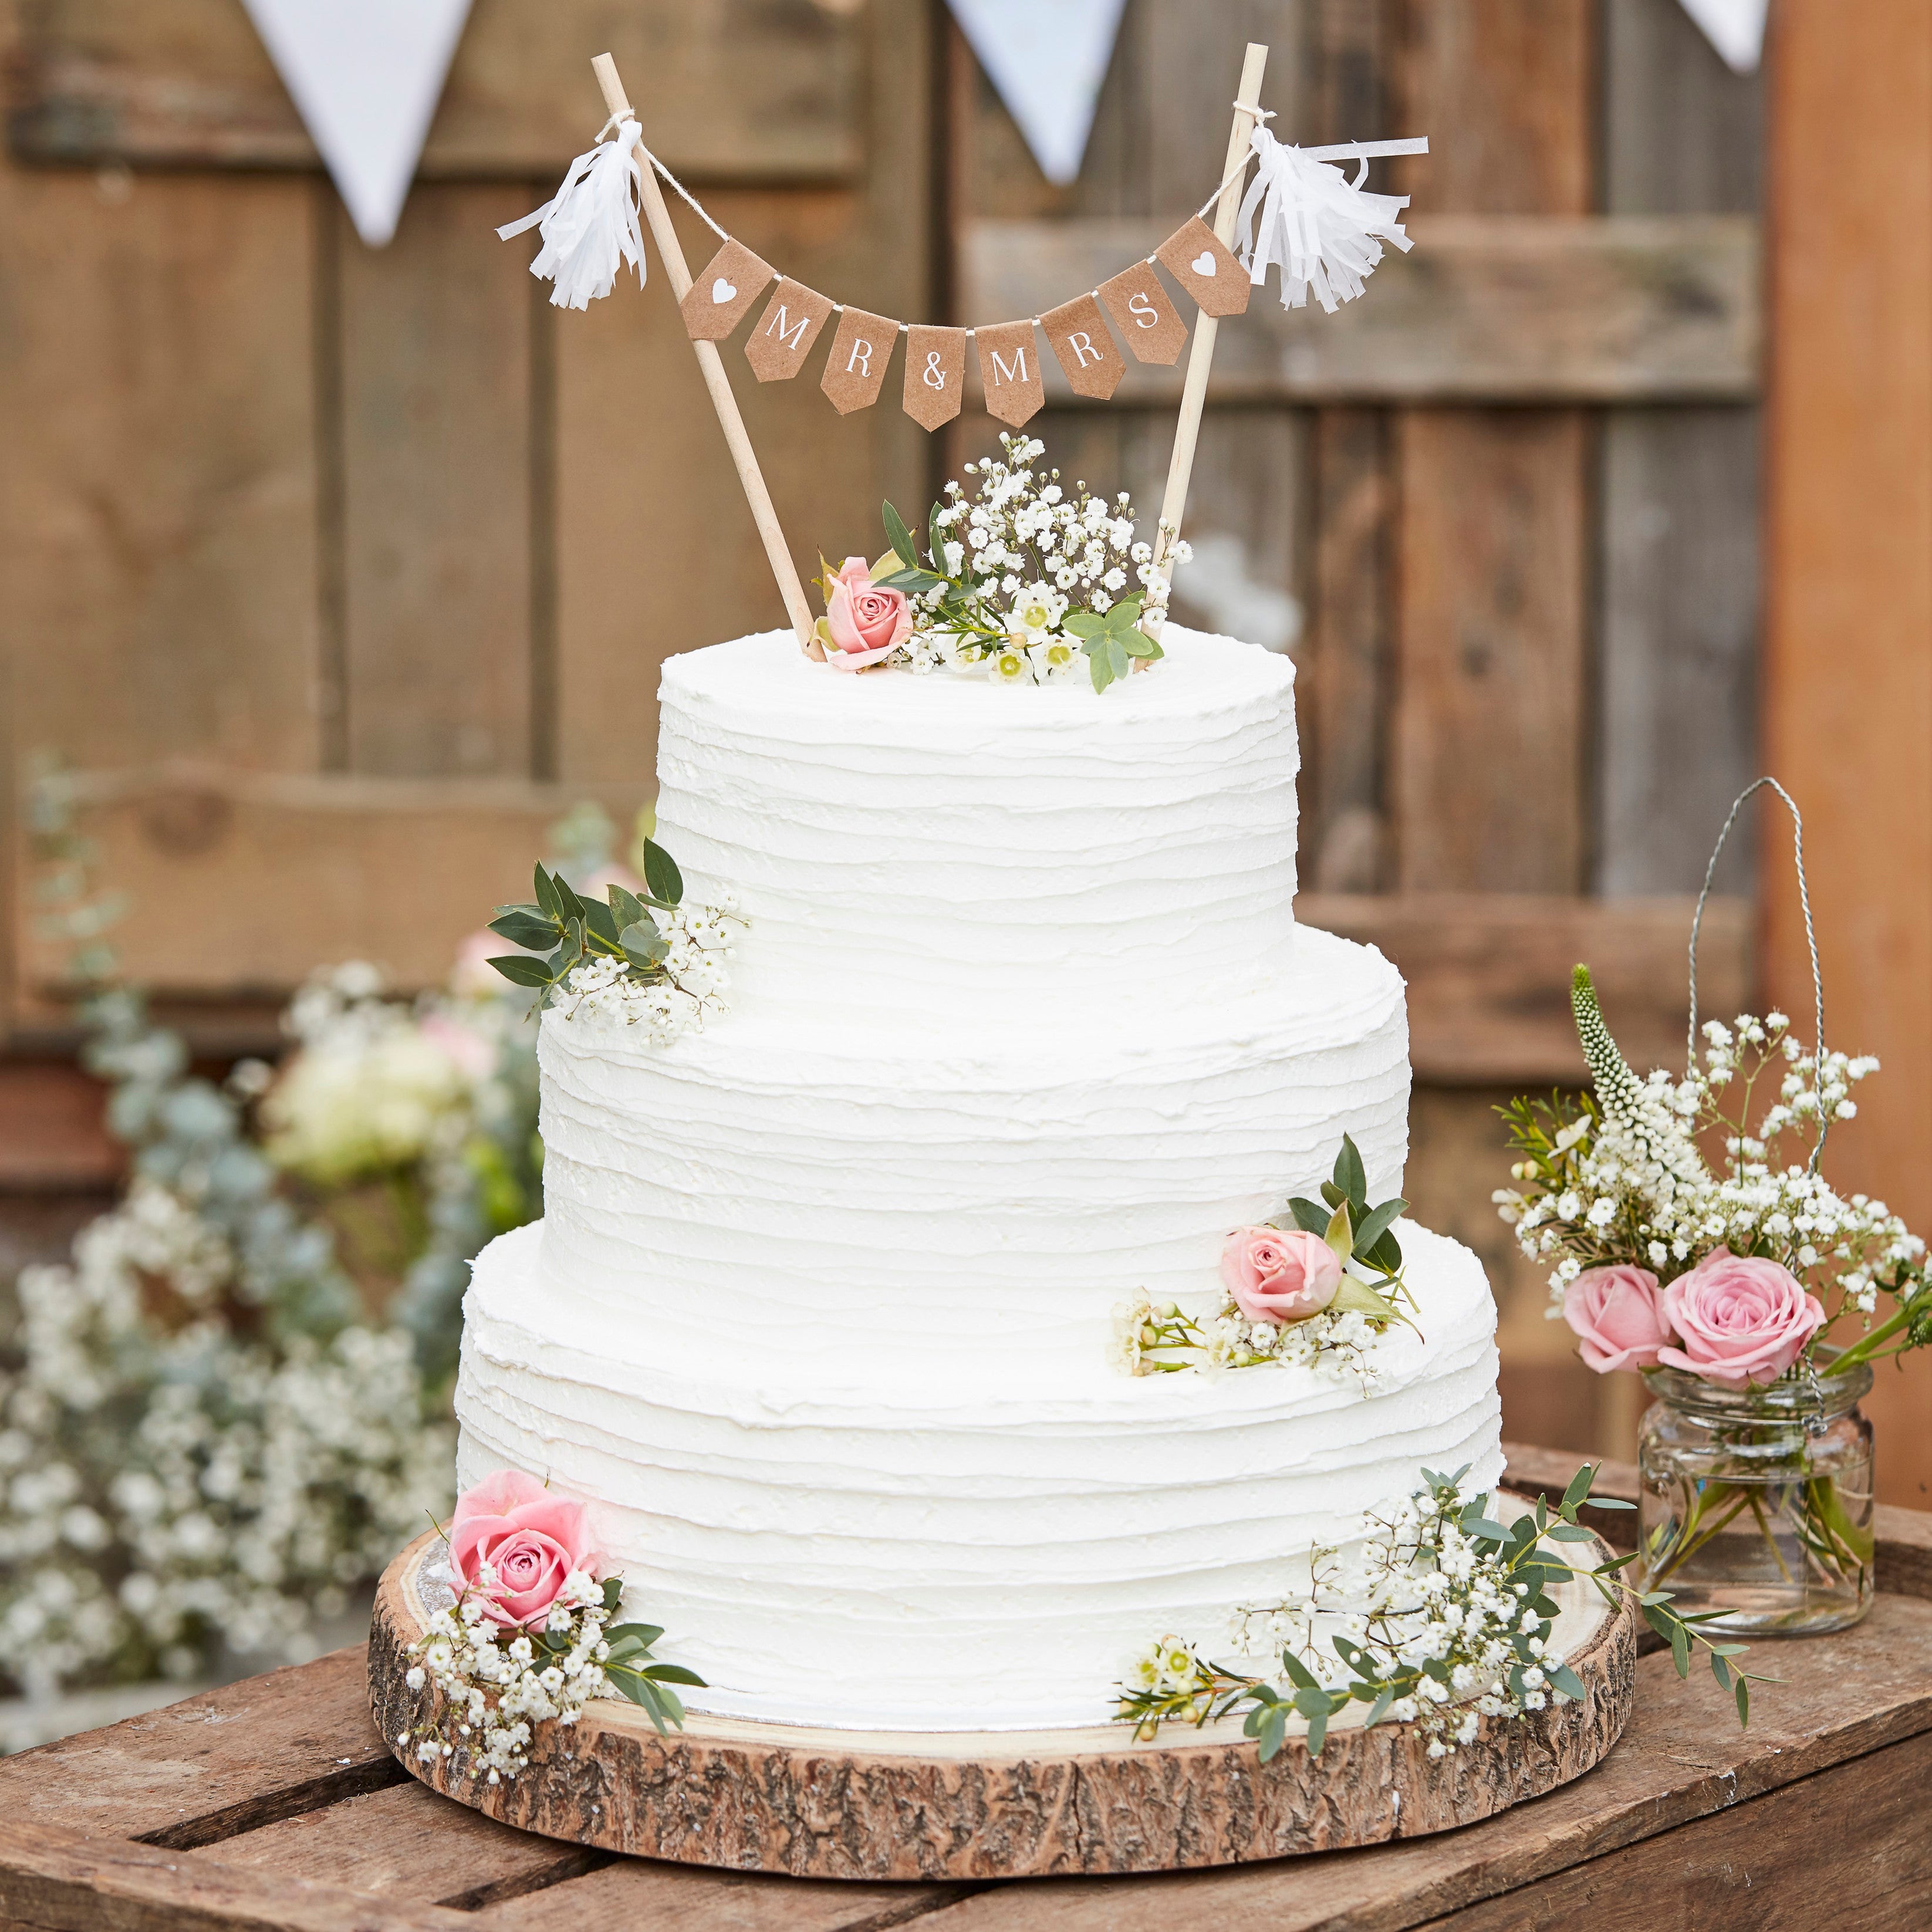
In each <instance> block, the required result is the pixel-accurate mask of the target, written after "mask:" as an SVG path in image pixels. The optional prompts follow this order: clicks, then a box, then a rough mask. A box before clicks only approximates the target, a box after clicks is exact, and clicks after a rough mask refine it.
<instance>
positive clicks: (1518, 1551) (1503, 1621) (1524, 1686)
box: [1115, 1464, 1772, 1764]
mask: <svg viewBox="0 0 1932 1932" xmlns="http://www.w3.org/2000/svg"><path fill="white" fill-rule="evenodd" d="M1467 1473H1468V1471H1467V1470H1466V1469H1459V1470H1458V1471H1457V1472H1456V1473H1455V1474H1454V1475H1450V1476H1445V1475H1438V1474H1436V1472H1434V1471H1433V1470H1428V1469H1425V1470H1424V1471H1423V1472H1422V1475H1423V1486H1422V1487H1421V1488H1419V1489H1418V1490H1416V1491H1415V1493H1413V1495H1412V1496H1410V1497H1409V1499H1408V1501H1407V1502H1406V1503H1405V1504H1403V1505H1402V1506H1401V1507H1400V1508H1399V1509H1397V1510H1396V1511H1394V1512H1392V1513H1391V1514H1389V1515H1388V1516H1386V1517H1384V1516H1380V1515H1377V1514H1373V1513H1371V1514H1370V1515H1369V1516H1367V1517H1365V1518H1364V1521H1363V1526H1362V1527H1363V1535H1364V1543H1363V1546H1362V1555H1361V1574H1360V1576H1359V1577H1357V1578H1355V1580H1353V1581H1352V1583H1348V1582H1345V1581H1344V1580H1343V1578H1342V1577H1341V1574H1340V1570H1339V1568H1338V1567H1337V1565H1336V1564H1335V1562H1334V1559H1337V1558H1338V1557H1339V1556H1340V1553H1339V1552H1337V1551H1334V1550H1327V1551H1322V1552H1318V1553H1316V1559H1314V1560H1313V1561H1312V1562H1311V1565H1310V1589H1309V1590H1308V1592H1307V1594H1306V1595H1304V1596H1303V1597H1302V1598H1300V1599H1299V1600H1298V1601H1292V1602H1287V1603H1282V1604H1272V1605H1267V1606H1262V1607H1254V1608H1250V1609H1247V1610H1243V1611H1241V1612H1238V1613H1237V1614H1236V1617H1235V1628H1234V1631H1233V1637H1234V1640H1235V1643H1237V1644H1238V1645H1240V1646H1244V1648H1245V1646H1249V1645H1251V1644H1252V1642H1253V1637H1254V1635H1255V1634H1256V1629H1257V1627H1259V1628H1260V1629H1261V1630H1262V1631H1264V1632H1265V1634H1268V1636H1269V1637H1270V1638H1271V1639H1273V1638H1275V1637H1280V1636H1282V1635H1283V1634H1284V1633H1286V1634H1288V1640H1287V1641H1286V1642H1284V1643H1283V1644H1282V1646H1281V1650H1280V1661H1281V1676H1280V1679H1279V1680H1275V1679H1271V1678H1270V1677H1268V1676H1262V1675H1250V1674H1249V1673H1247V1672H1245V1671H1244V1670H1239V1669H1237V1668H1235V1667H1231V1666H1229V1665H1228V1664H1217V1663H1215V1662H1214V1661H1211V1659H1210V1658H1208V1657H1207V1656H1206V1655H1205V1653H1204V1652H1203V1651H1202V1649H1201V1647H1200V1646H1199V1645H1198V1644H1197V1643H1193V1642H1191V1641H1190V1640H1187V1639H1184V1638H1181V1637H1175V1636H1172V1635H1169V1636H1167V1637H1163V1638H1162V1639H1161V1640H1160V1642H1159V1643H1156V1644H1154V1645H1152V1646H1150V1647H1149V1648H1148V1650H1147V1651H1145V1652H1143V1653H1142V1655H1140V1656H1139V1657H1138V1658H1136V1659H1135V1660H1134V1662H1133V1665H1132V1667H1130V1670H1129V1672H1128V1674H1127V1678H1126V1680H1125V1681H1124V1682H1123V1683H1122V1685H1121V1698H1120V1702H1119V1704H1118V1707H1117V1709H1116V1710H1115V1716H1116V1718H1118V1720H1119V1721H1121V1722H1123V1723H1127V1724H1132V1725H1133V1727H1134V1733H1135V1735H1136V1736H1137V1737H1139V1738H1142V1739H1150V1738H1152V1737H1154V1736H1155V1735H1156V1734H1157V1733H1158V1732H1159V1730H1160V1727H1161V1726H1162V1725H1163V1724H1166V1723H1171V1722H1176V1721H1180V1722H1186V1723H1189V1724H1195V1725H1196V1726H1199V1725H1203V1724H1208V1723H1209V1722H1211V1721H1212V1720H1213V1719H1214V1718H1221V1717H1226V1716H1229V1715H1232V1713H1233V1712H1236V1711H1238V1710H1241V1709H1243V1708H1244V1707H1246V1709H1247V1717H1246V1718H1245V1720H1244V1724H1243V1730H1244V1734H1245V1735H1246V1736H1249V1737H1251V1738H1253V1739H1256V1740H1257V1742H1258V1743H1259V1746H1260V1757H1261V1761H1262V1763H1264V1764H1265V1763H1268V1761H1269V1760H1271V1758H1273V1757H1274V1756H1275V1755H1276V1754H1277V1752H1279V1751H1280V1749H1281V1748H1282V1745H1283V1742H1284V1741H1285V1739H1286V1736H1287V1734H1288V1726H1289V1721H1290V1720H1291V1719H1292V1718H1301V1720H1302V1721H1304V1723H1305V1724H1306V1725H1307V1739H1308V1748H1309V1750H1310V1752H1311V1753H1312V1754H1314V1755H1315V1756H1316V1757H1319V1756H1320V1755H1321V1753H1322V1748H1323V1746H1324V1745H1325V1742H1326V1741H1327V1737H1328V1727H1329V1724H1330V1723H1331V1721H1332V1720H1333V1719H1334V1718H1336V1717H1337V1715H1340V1713H1341V1712H1343V1711H1345V1710H1346V1709H1348V1707H1349V1706H1350V1705H1351V1704H1355V1703H1360V1704H1364V1705H1366V1706H1367V1707H1368V1709H1367V1716H1366V1717H1365V1718H1364V1720H1363V1724H1364V1728H1367V1727H1369V1726H1371V1725H1374V1724H1379V1723H1380V1722H1381V1721H1382V1720H1383V1719H1384V1718H1388V1719H1390V1720H1391V1721H1394V1722H1396V1723H1399V1724H1414V1725H1415V1727H1417V1729H1418V1731H1419V1732H1420V1733H1421V1734H1422V1735H1423V1736H1425V1737H1427V1739H1428V1740H1429V1745H1428V1750H1429V1755H1430V1757H1432V1758H1440V1757H1448V1756H1451V1755H1453V1754H1454V1753H1455V1752H1456V1751H1457V1750H1458V1749H1459V1748H1460V1747H1461V1746H1463V1745H1466V1744H1469V1743H1470V1742H1472V1741H1473V1740H1474V1739H1475V1736H1476V1735H1477V1733H1478V1730H1479V1729H1480V1727H1481V1722H1482V1720H1483V1719H1484V1718H1486V1717H1493V1718H1504V1719H1514V1718H1520V1717H1522V1716H1523V1715H1524V1714H1525V1713H1526V1712H1530V1711H1538V1710H1541V1709H1544V1707H1545V1706H1547V1705H1550V1704H1552V1703H1556V1704H1562V1703H1568V1702H1570V1701H1571V1700H1577V1699H1580V1698H1582V1697H1584V1696H1585V1695H1586V1691H1585V1687H1584V1685H1583V1680H1582V1679H1580V1678H1579V1677H1578V1676H1577V1673H1576V1672H1575V1671H1574V1670H1572V1669H1571V1667H1570V1666H1569V1665H1568V1664H1567V1663H1566V1662H1565V1661H1564V1659H1563V1657H1562V1653H1561V1652H1560V1651H1559V1649H1558V1648H1557V1647H1556V1645H1555V1643H1553V1633H1554V1631H1555V1628H1556V1619H1557V1617H1558V1616H1559V1613H1560V1607H1559V1605H1558V1604H1557V1603H1556V1599H1555V1598H1554V1597H1553V1595H1551V1592H1552V1591H1553V1589H1554V1588H1555V1587H1556V1586H1557V1585H1559V1584H1560V1583H1563V1582H1565V1580H1571V1579H1581V1580H1587V1581H1588V1582H1589V1583H1591V1584H1592V1586H1594V1587H1595V1589H1596V1591H1597V1592H1598V1595H1600V1596H1601V1598H1602V1599H1603V1600H1604V1602H1605V1604H1607V1605H1609V1606H1610V1607H1612V1608H1613V1609H1614V1608H1616V1607H1618V1606H1619V1605H1620V1604H1621V1603H1622V1601H1625V1600H1626V1599H1628V1600H1629V1601H1634V1602H1635V1603H1636V1604H1637V1606H1638V1607H1639V1609H1640V1610H1641V1612H1642V1613H1643V1616H1644V1618H1645V1619H1646V1621H1647V1622H1649V1625H1651V1627H1652V1629H1653V1630H1655V1631H1656V1632H1657V1633H1658V1635H1659V1636H1661V1637H1663V1638H1664V1640H1665V1641H1666V1642H1667V1643H1668V1644H1669V1645H1670V1649H1671V1654H1672V1656H1673V1659H1674V1661H1675V1662H1676V1669H1677V1674H1678V1676H1679V1677H1688V1676H1689V1674H1690V1670H1691V1655H1692V1653H1693V1652H1694V1651H1701V1652H1703V1654H1704V1655H1706V1656H1707V1657H1708V1658H1709V1661H1710V1666H1711V1672H1712V1676H1714V1677H1715V1679H1716V1680H1717V1682H1718V1684H1719V1685H1721V1687H1722V1688H1724V1690H1726V1691H1728V1692H1729V1693H1730V1694H1731V1696H1732V1698H1733V1701H1734V1703H1736V1707H1737V1712H1738V1721H1739V1723H1740V1724H1748V1722H1749V1721H1750V1717H1751V1691H1750V1686H1751V1685H1752V1684H1754V1683H1764V1682H1770V1681H1772V1680H1770V1679H1766V1678H1763V1677H1760V1676H1756V1675H1754V1674H1753V1673H1749V1672H1747V1671H1745V1670H1743V1669H1742V1667H1740V1666H1739V1665H1738V1664H1736V1663H1735V1662H1734V1661H1733V1659H1735V1658H1738V1657H1740V1656H1742V1655H1743V1654H1744V1649H1745V1646H1743V1645H1742V1644H1736V1643H1721V1642H1717V1641H1714V1640H1712V1639H1711V1638H1710V1637H1707V1636H1706V1635H1705V1634H1703V1631H1702V1630H1701V1629H1700V1628H1699V1627H1700V1625H1703V1624H1705V1623H1707V1622H1709V1621H1710V1620H1711V1616H1714V1615H1715V1614H1716V1613H1709V1614H1708V1615H1693V1616H1685V1615H1683V1614H1682V1613H1679V1611H1677V1610H1676V1609H1675V1608H1674V1607H1673V1601H1672V1593H1671V1592H1669V1591H1667V1590H1639V1589H1637V1587H1636V1586H1634V1585H1633V1584H1631V1583H1628V1582H1626V1581H1625V1580H1624V1578H1623V1576H1622V1571H1624V1569H1625V1568H1626V1567H1627V1566H1628V1565H1630V1564H1631V1562H1634V1560H1635V1559H1634V1556H1617V1557H1612V1558H1610V1559H1608V1560H1607V1561H1606V1562H1603V1563H1601V1564H1598V1565H1595V1566H1593V1567H1591V1568H1583V1567H1581V1566H1580V1565H1576V1564H1573V1563H1571V1562H1568V1561H1567V1560H1566V1559H1565V1558H1563V1557H1562V1556H1560V1555H1559V1554H1558V1553H1556V1550H1553V1549H1552V1548H1551V1547H1550V1546H1551V1544H1576V1543H1589V1542H1590V1541H1592V1532H1590V1531H1589V1530H1588V1529H1585V1528H1584V1527H1583V1526H1582V1525H1581V1524H1580V1523H1579V1522H1578V1520H1577V1517H1578V1513H1579V1512H1580V1511H1582V1510H1583V1509H1585V1508H1595V1509H1628V1508H1629V1507H1630V1505H1628V1503H1625V1502H1621V1501H1619V1500H1618V1499H1615V1498H1612V1497H1605V1496H1592V1494H1591V1493H1590V1485H1591V1484H1592V1481H1594V1479H1595V1475H1596V1473H1597V1472H1596V1467H1595V1465H1589V1464H1586V1466H1584V1467H1583V1468H1582V1469H1579V1470H1578V1471H1577V1473H1576V1475H1575V1476H1574V1478H1572V1479H1571V1482H1570V1484H1569V1487H1568V1489H1566V1490H1565V1492H1564V1494H1563V1498H1562V1502H1560V1503H1559V1505H1557V1507H1556V1511H1554V1512H1552V1511H1551V1510H1550V1507H1549V1505H1548V1503H1547V1502H1546V1501H1545V1500H1544V1499H1542V1498H1540V1497H1539V1498H1538V1501H1537V1504H1536V1507H1535V1510H1534V1511H1532V1512H1530V1513H1529V1514H1525V1515H1523V1516H1522V1517H1519V1518H1518V1519H1517V1521H1516V1522H1515V1523H1514V1524H1512V1525H1509V1526H1505V1525H1504V1524H1503V1523H1499V1522H1498V1521H1497V1520H1496V1519H1495V1518H1494V1517H1493V1515H1492V1514H1490V1511H1491V1509H1492V1507H1493V1505H1492V1499H1490V1497H1488V1496H1481V1495H1478V1496H1466V1495H1465V1494H1464V1493H1463V1490H1462V1487H1461V1484H1462V1480H1463V1477H1464V1476H1465V1475H1466V1474H1467ZM1322 1559H1330V1561H1329V1562H1328V1565H1327V1566H1326V1567H1325V1565H1324V1563H1323V1562H1322ZM1322 1631H1327V1633H1328V1647H1329V1649H1331V1650H1332V1652H1334V1657H1335V1658H1337V1659H1338V1660H1339V1661H1340V1665H1341V1669H1340V1670H1337V1668H1336V1666H1335V1664H1334V1663H1332V1662H1331V1661H1329V1659H1328V1657H1327V1656H1325V1655H1324V1653H1323V1652H1322V1647H1321V1645H1320V1643H1319V1634H1320V1633H1321V1632H1322Z"/></svg>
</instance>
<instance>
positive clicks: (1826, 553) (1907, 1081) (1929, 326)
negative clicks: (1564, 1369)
mask: <svg viewBox="0 0 1932 1932" xmlns="http://www.w3.org/2000/svg"><path fill="white" fill-rule="evenodd" d="M1771 125H1772V149H1771V164H1772V193H1771V195H1770V197H1769V199H1770V202H1771V206H1772V212H1773V217H1774V226H1773V230H1772V251H1771V260H1772V307H1773V313H1774V314H1775V317H1776V320H1777V325H1778V354H1777V356H1775V359H1774V361H1773V363H1772V392H1771V398H1770V410H1769V443H1770V460H1769V466H1768V474H1769V492H1770V514H1769V520H1768V523H1767V539H1768V541H1767V552H1768V555H1769V560H1770V565H1771V568H1770V571H1769V577H1768V586H1769V607H1770V608H1769V627H1768V631H1767V652H1768V661H1767V665H1766V679H1765V689H1766V709H1765V727H1766V741H1767V745H1766V748H1767V760H1766V761H1767V763H1769V765H1770V766H1772V769H1775V770H1776V771H1777V772H1779V773H1780V774H1781V775H1782V776H1783V777H1784V779H1785V781H1786V782H1787V784H1789V785H1790V787H1792V789H1793V791H1794V793H1796V796H1798V797H1799V799H1800V801H1801V802H1802V804H1803V805H1804V807H1805V819H1806V823H1805V830H1806V846H1807V850H1808V853H1809V856H1810V858H1811V867H1812V873H1811V878H1812V889H1813V892H1814V895H1815V897H1816V900H1817V909H1818V913H1819V922H1820V950H1821V953H1822V954H1823V965H1824V973H1825V998H1826V1010H1827V1014H1828V1017H1829V1037H1830V1040H1831V1042H1832V1045H1834V1046H1838V1047H1842V1048H1843V1049H1846V1051H1847V1052H1874V1053H1876V1054H1877V1055H1879V1058H1881V1059H1882V1061H1883V1062H1884V1068H1883V1071H1882V1073H1879V1075H1877V1076H1876V1077H1875V1078H1874V1079H1873V1080H1872V1081H1871V1082H1869V1083H1868V1085H1867V1087H1866V1088H1865V1089H1864V1091H1861V1094H1860V1095H1859V1103H1858V1119H1857V1120H1856V1121H1855V1122H1854V1123H1852V1124H1851V1125H1850V1126H1849V1127H1846V1128H1844V1129H1842V1130H1838V1131H1835V1132H1834V1133H1833V1134H1832V1142H1831V1146H1830V1148H1829V1151H1828V1152H1827V1154H1826V1163H1827V1168H1826V1171H1827V1172H1828V1173H1829V1175H1831V1176H1832V1178H1833V1179H1834V1180H1835V1181H1836V1182H1837V1184H1838V1185H1839V1186H1840V1187H1846V1188H1850V1187H1862V1188H1866V1189H1868V1190H1871V1191H1873V1192H1874V1193H1879V1194H1881V1195H1882V1196H1883V1197H1884V1198H1885V1199H1886V1200H1887V1201H1888V1202H1890V1203H1891V1205H1892V1206H1893V1208H1895V1209H1896V1210H1897V1211H1898V1212H1899V1213H1900V1214H1903V1215H1904V1216H1905V1217H1906V1219H1907V1220H1908V1221H1909V1223H1911V1225H1912V1226H1913V1227H1915V1229H1918V1231H1919V1232H1921V1233H1924V1232H1927V1230H1928V1229H1932V890H1928V887H1932V766H1928V763H1927V757H1926V748H1927V744H1928V742H1932V8H1928V7H1926V6H1925V5H1923V4H1922V0H1861V4H1860V5H1858V6H1856V7H1841V6H1838V5H1833V4H1832V0H1786V4H1784V5H1781V7H1780V9H1779V17H1778V42H1777V44H1776V46H1775V49H1774V56H1773V67H1772V101H1771ZM1847 129H1850V130H1854V131H1853V134H1852V138H1849V139H1848V138H1847V135H1846V130H1847ZM1759 864H1760V876H1761V878H1762V880H1763V893H1764V897H1765V901H1766V910H1767V914H1768V924H1769V935H1768V943H1767V948H1766V950H1767V953H1768V963H1769V989H1770V992H1772V995H1775V997H1776V998H1777V999H1778V1001H1779V1002H1780V1003H1781V1004H1782V1005H1783V1006H1784V1007H1785V1009H1786V1010H1787V1011H1788V1012H1790V1013H1794V1014H1802V1013H1806V1012H1807V1011H1808V1010H1809V1004H1810V973H1809V971H1808V967H1807V965H1806V963H1805V943H1804V935H1803V931H1802V926H1801V923H1800V920H1799V909H1798V904H1797V894H1796V887H1795V884H1794V883H1793V877H1792V874H1791V866H1790V832H1789V831H1788V829H1787V825H1786V823H1785V821H1784V817H1783V814H1781V812H1780V813H1777V814H1773V815H1772V816H1771V817H1768V818H1766V819H1765V820H1763V835H1762V837H1761V840H1760V850H1759ZM1868 1406H1869V1407H1870V1410H1871V1412H1872V1413H1873V1415H1874V1417H1875V1418H1876V1422H1877V1426H1878V1430H1879V1439H1878V1445H1879V1446H1878V1467H1879V1493H1880V1494H1881V1495H1882V1496H1885V1497H1886V1498H1887V1499H1888V1500H1891V1501H1894V1502H1902V1503H1906V1504H1910V1505H1914V1506H1916V1507H1919V1508H1923V1507H1924V1505H1925V1502H1926V1499H1927V1497H1928V1496H1932V1427H1928V1426H1927V1425H1928V1422H1932V1362H1928V1361H1927V1359H1926V1358H1925V1357H1924V1355H1918V1356H1915V1357H1913V1358H1911V1366H1910V1367H1909V1370H1907V1371H1906V1373H1904V1374H1903V1375H1900V1374H1897V1373H1893V1372H1891V1370H1881V1371H1880V1372H1879V1382H1878V1387H1877V1388H1876V1391H1874V1393H1873V1397H1872V1398H1871V1400H1870V1403H1869V1405H1868Z"/></svg>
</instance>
